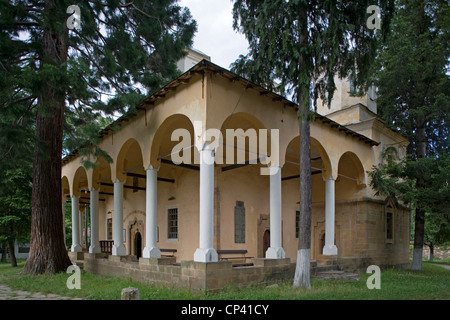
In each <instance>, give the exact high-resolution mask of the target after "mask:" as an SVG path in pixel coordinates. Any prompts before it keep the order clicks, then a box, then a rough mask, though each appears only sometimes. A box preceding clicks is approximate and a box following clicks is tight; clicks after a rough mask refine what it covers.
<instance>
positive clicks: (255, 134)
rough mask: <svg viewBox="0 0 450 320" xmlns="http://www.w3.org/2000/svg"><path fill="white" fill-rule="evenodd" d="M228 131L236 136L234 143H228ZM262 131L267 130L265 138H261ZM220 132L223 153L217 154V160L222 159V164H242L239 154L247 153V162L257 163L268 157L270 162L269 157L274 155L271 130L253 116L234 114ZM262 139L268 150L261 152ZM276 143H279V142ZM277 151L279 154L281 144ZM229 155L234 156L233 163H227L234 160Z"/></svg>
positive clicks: (226, 120) (225, 121)
mask: <svg viewBox="0 0 450 320" xmlns="http://www.w3.org/2000/svg"><path fill="white" fill-rule="evenodd" d="M227 130H231V131H230V133H232V135H233V136H234V140H235V141H234V142H233V141H228V139H227V138H228V135H227ZM260 130H266V134H264V136H261V135H260V134H261V131H260ZM220 132H221V139H222V141H221V142H220V143H221V146H220V147H221V149H219V150H220V151H221V152H222V154H220V153H219V154H217V156H216V158H217V157H222V158H223V161H222V163H224V164H225V163H226V164H228V165H232V164H237V163H238V162H240V161H239V159H238V154H239V152H245V161H255V160H258V159H259V160H265V159H266V157H267V158H268V160H269V159H270V158H269V157H270V156H271V155H272V154H271V152H272V150H271V136H270V133H271V132H270V130H267V127H266V126H265V125H264V124H263V123H262V121H260V119H258V118H257V117H255V116H254V115H252V114H249V113H246V112H237V113H233V114H232V115H230V116H229V117H227V118H226V119H225V120H224V121H223V122H222V126H221V128H220ZM230 137H231V135H230ZM262 137H263V138H266V140H265V141H266V142H267V148H266V150H261V148H260V139H261V138H262ZM241 138H244V140H242V139H241ZM242 142H243V143H244V145H243V146H242V145H241V146H240V145H239V144H240V143H242ZM276 142H277V143H278V142H279V141H276ZM232 145H234V148H233V147H232ZM277 150H278V152H279V144H278V148H277ZM274 151H275V150H274ZM228 153H232V155H233V156H234V161H233V163H228V162H229V161H228V162H227V161H226V160H227V159H228V160H230V159H231V158H232V157H231V154H230V155H228ZM239 156H240V157H241V158H242V156H243V154H240V155H239ZM216 160H217V159H216ZM241 160H242V159H241Z"/></svg>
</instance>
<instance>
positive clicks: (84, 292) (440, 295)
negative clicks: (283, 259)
mask: <svg viewBox="0 0 450 320" xmlns="http://www.w3.org/2000/svg"><path fill="white" fill-rule="evenodd" d="M24 263H25V262H24V261H19V267H18V268H11V266H10V265H9V264H5V263H0V283H1V284H5V285H7V286H9V287H10V288H12V289H15V290H25V291H31V292H37V291H38V292H43V293H54V294H59V295H63V296H69V297H82V298H86V299H92V300H115V299H120V293H121V291H122V289H123V288H127V287H136V288H139V290H140V298H141V300H203V299H208V300H222V299H223V300H259V299H263V300H294V299H301V300H311V299H312V300H322V299H328V300H341V299H342V300H343V299H350V300H367V299H369V300H376V299H383V300H398V299H400V300H410V299H423V300H428V299H450V271H448V270H446V269H444V268H442V267H440V266H434V265H431V264H429V263H424V264H423V270H422V271H420V272H413V271H410V270H394V269H390V270H385V271H382V272H381V289H380V290H376V289H374V290H369V289H367V286H366V281H367V278H368V277H369V276H370V275H369V274H360V278H361V280H359V281H341V280H319V279H314V278H313V279H312V281H311V285H312V289H311V290H305V289H299V288H296V289H294V288H292V286H291V283H289V282H285V283H280V284H278V286H275V287H266V286H264V285H260V286H252V287H250V288H243V289H239V288H235V287H230V288H227V289H225V290H222V291H220V292H217V293H203V292H191V291H189V290H183V289H174V288H166V287H161V286H154V285H144V284H141V283H136V282H134V281H132V280H129V279H126V278H119V277H105V276H97V275H93V274H90V273H87V272H82V273H81V290H69V289H67V287H66V281H67V279H68V277H69V276H70V275H69V274H65V273H61V274H58V275H53V276H47V275H40V276H25V275H21V274H20V271H21V269H22V267H23V265H24ZM447 263H448V262H447Z"/></svg>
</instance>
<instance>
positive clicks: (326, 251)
mask: <svg viewBox="0 0 450 320" xmlns="http://www.w3.org/2000/svg"><path fill="white" fill-rule="evenodd" d="M322 254H323V255H324V256H336V255H337V247H336V246H335V245H334V244H332V245H325V247H323V253H322Z"/></svg>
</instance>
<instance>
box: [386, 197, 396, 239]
mask: <svg viewBox="0 0 450 320" xmlns="http://www.w3.org/2000/svg"><path fill="white" fill-rule="evenodd" d="M395 210H396V209H395V204H394V203H393V201H392V200H389V201H388V203H387V204H386V206H385V231H386V242H387V243H393V242H394V217H395Z"/></svg>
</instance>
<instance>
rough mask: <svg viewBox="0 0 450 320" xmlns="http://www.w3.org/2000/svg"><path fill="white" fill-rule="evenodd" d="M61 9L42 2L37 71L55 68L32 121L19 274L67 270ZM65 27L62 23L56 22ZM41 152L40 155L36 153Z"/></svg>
mask: <svg viewBox="0 0 450 320" xmlns="http://www.w3.org/2000/svg"><path fill="white" fill-rule="evenodd" d="M65 9H66V8H60V7H59V8H58V7H57V5H56V4H55V2H54V0H47V1H46V2H45V14H46V15H47V17H51V19H50V18H49V19H48V20H49V22H48V23H49V24H50V26H49V27H47V29H45V30H44V32H43V50H44V53H43V59H42V66H41V67H42V68H44V67H46V66H49V65H52V66H54V67H56V68H55V69H56V70H57V71H56V72H61V74H56V75H55V76H53V77H48V78H44V79H43V80H42V88H41V90H40V95H39V101H38V112H37V116H36V144H35V145H36V146H35V150H34V162H33V193H32V212H31V241H30V242H31V243H30V252H29V254H28V259H27V262H26V264H25V266H24V268H23V272H24V273H30V274H42V273H49V274H54V273H58V272H63V271H66V269H67V267H68V266H69V265H71V262H70V259H69V257H68V254H67V250H66V247H65V245H64V232H63V226H64V223H63V215H62V206H61V153H62V137H63V121H64V106H65V90H64V88H63V86H64V83H61V79H59V77H58V76H63V74H64V73H63V71H64V70H63V68H65V63H66V61H67V54H68V49H67V29H65V28H62V27H61V25H62V24H61V22H60V21H58V20H61V19H64V18H65V19H67V17H66V14H65ZM61 21H65V20H61ZM42 149H44V150H42Z"/></svg>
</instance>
